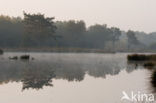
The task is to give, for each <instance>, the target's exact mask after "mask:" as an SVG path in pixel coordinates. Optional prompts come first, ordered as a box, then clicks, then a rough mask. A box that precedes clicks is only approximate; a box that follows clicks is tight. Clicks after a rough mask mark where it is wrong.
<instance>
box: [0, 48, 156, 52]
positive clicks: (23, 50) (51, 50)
mask: <svg viewBox="0 0 156 103" xmlns="http://www.w3.org/2000/svg"><path fill="white" fill-rule="evenodd" d="M2 50H3V51H4V52H52V53H156V51H153V50H152V51H151V50H148V51H147V50H146V51H145V50H136V51H131V50H127V51H122V50H120V51H118V50H117V51H113V50H104V49H90V48H49V47H47V48H43V47H42V48H2Z"/></svg>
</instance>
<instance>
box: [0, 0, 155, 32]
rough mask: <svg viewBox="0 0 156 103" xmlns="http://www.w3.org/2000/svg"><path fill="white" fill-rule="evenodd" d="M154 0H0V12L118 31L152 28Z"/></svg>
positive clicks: (153, 22) (151, 29)
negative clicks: (34, 14)
mask: <svg viewBox="0 0 156 103" xmlns="http://www.w3.org/2000/svg"><path fill="white" fill-rule="evenodd" d="M155 10H156V0H0V14H4V15H9V16H23V11H26V12H30V13H37V12H40V13H44V14H45V15H46V16H54V17H55V18H56V20H70V19H75V20H84V21H85V22H86V25H87V26H89V25H93V24H95V23H98V24H107V25H108V26H109V27H111V26H116V27H119V28H121V29H122V30H128V29H132V30H138V31H145V32H154V31H156V11H155Z"/></svg>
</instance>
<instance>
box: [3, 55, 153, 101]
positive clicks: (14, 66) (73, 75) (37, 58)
mask: <svg viewBox="0 0 156 103" xmlns="http://www.w3.org/2000/svg"><path fill="white" fill-rule="evenodd" d="M23 54H24V53H20V52H19V53H11V52H8V53H4V55H1V56H0V97H1V99H0V103H121V102H122V103H131V102H130V101H128V100H124V101H121V97H122V96H123V91H124V92H126V93H127V94H130V93H131V92H134V93H138V92H139V93H152V94H154V95H155V92H154V89H155V88H154V87H153V85H152V84H151V75H152V73H153V72H152V71H151V70H148V69H145V68H144V67H142V66H138V65H136V64H135V63H134V64H133V63H132V64H129V63H128V62H127V58H126V57H127V54H126V53H117V54H96V53H29V54H30V55H31V57H33V58H34V60H30V61H23V60H9V57H12V56H20V55H23Z"/></svg>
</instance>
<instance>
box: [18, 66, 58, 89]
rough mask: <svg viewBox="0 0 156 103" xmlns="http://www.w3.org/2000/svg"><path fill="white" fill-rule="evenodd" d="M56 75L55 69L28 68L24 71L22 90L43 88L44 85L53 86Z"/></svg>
mask: <svg viewBox="0 0 156 103" xmlns="http://www.w3.org/2000/svg"><path fill="white" fill-rule="evenodd" d="M54 77H55V74H54V71H52V70H51V69H44V68H40V69H37V68H28V69H25V71H24V73H23V78H22V80H21V82H22V83H23V88H22V90H25V89H29V88H33V89H37V90H38V89H42V88H43V86H53V84H52V78H54Z"/></svg>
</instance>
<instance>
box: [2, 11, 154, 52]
mask: <svg viewBox="0 0 156 103" xmlns="http://www.w3.org/2000/svg"><path fill="white" fill-rule="evenodd" d="M151 35H152V37H154V38H156V33H153V34H149V35H147V34H146V33H144V32H137V31H132V30H129V31H127V32H125V31H121V30H120V29H119V28H116V27H107V25H106V24H104V25H100V24H95V25H91V26H89V27H88V28H87V27H86V25H85V22H84V21H81V20H80V21H75V20H69V21H54V18H53V17H45V16H44V15H43V14H40V13H38V14H29V13H25V12H24V18H21V17H9V16H4V15H1V16H0V47H1V48H24V47H25V48H42V47H47V48H82V49H83V48H87V49H103V50H106V51H123V52H124V51H147V50H151V51H152V50H156V47H155V44H156V42H155V41H154V40H153V42H151V41H152V40H150V39H151V38H150V37H149V36H151Z"/></svg>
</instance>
